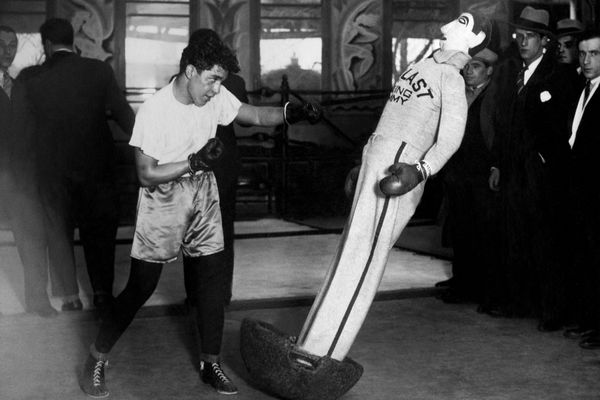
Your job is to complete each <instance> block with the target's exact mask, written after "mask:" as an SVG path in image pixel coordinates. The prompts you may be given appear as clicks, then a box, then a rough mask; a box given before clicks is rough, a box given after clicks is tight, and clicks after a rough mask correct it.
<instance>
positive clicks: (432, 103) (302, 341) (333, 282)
mask: <svg viewBox="0 0 600 400" xmlns="http://www.w3.org/2000/svg"><path fill="white" fill-rule="evenodd" d="M489 26H490V25H489V23H488V22H487V21H485V20H484V19H482V18H481V17H480V16H478V15H474V14H470V13H463V14H461V15H460V16H459V17H458V18H457V19H456V20H454V21H451V22H450V23H448V24H446V25H444V26H442V28H441V32H442V35H443V39H442V41H441V46H440V50H439V51H437V52H435V53H434V54H433V56H432V57H430V58H427V59H425V60H423V61H421V62H419V63H417V64H415V65H412V66H410V67H409V68H408V69H407V70H406V71H404V73H403V74H402V75H401V76H400V77H399V79H398V80H397V82H396V85H395V87H394V88H393V90H392V92H391V93H390V96H389V99H388V102H387V104H386V106H385V108H384V110H383V113H382V115H381V118H380V120H379V123H378V125H377V128H376V129H375V132H374V133H373V134H372V135H371V137H370V138H369V140H368V142H367V144H366V145H365V147H364V149H363V153H362V164H361V167H360V171H359V173H358V176H357V181H356V184H355V193H354V196H353V203H352V210H351V212H350V216H349V218H348V220H347V223H346V227H345V229H344V233H343V234H342V237H341V241H340V244H339V246H338V250H337V254H336V256H335V258H334V260H333V262H332V264H331V266H330V267H329V270H328V272H327V275H326V278H325V282H324V283H323V285H322V287H321V289H320V291H319V293H318V295H317V298H316V300H315V302H314V304H313V306H312V308H311V310H310V312H309V314H308V317H307V319H306V321H305V323H304V326H303V327H302V330H301V332H300V335H299V336H298V337H297V338H293V337H286V336H285V335H284V334H282V333H281V332H278V331H276V330H275V328H273V327H272V326H270V325H268V324H266V323H263V322H259V321H254V320H245V321H244V322H243V324H242V330H241V351H242V357H243V359H244V362H245V363H246V367H247V368H248V370H249V372H250V374H251V375H252V376H253V378H254V379H255V380H256V382H257V383H258V384H259V385H260V386H261V387H262V388H263V389H265V390H266V391H268V392H271V393H274V394H277V395H279V396H280V397H283V398H285V399H303V400H306V399H320V398H323V399H333V398H337V397H339V396H341V395H342V394H344V393H345V392H346V391H347V390H349V389H350V388H351V387H352V386H353V385H354V383H356V381H357V380H358V379H359V378H360V376H361V374H362V367H361V366H360V365H359V364H357V363H356V362H354V361H352V360H351V359H349V358H347V357H346V355H347V353H348V351H349V350H350V347H351V346H352V344H353V342H354V340H355V338H356V335H357V334H358V332H359V330H360V327H361V326H362V324H363V322H364V319H365V317H366V315H367V312H368V311H369V308H370V306H371V303H372V302H373V298H374V296H375V293H376V291H377V287H378V286H379V282H380V280H381V277H382V275H383V271H384V269H385V265H386V262H387V259H388V255H389V251H390V249H391V248H392V246H393V245H394V244H395V243H396V241H397V240H398V238H399V237H400V233H401V232H402V230H403V229H404V227H405V226H406V224H407V223H408V221H409V220H410V218H411V217H412V215H413V213H414V211H415V209H416V208H417V205H418V204H419V201H420V199H421V196H422V194H423V188H424V184H425V181H426V180H427V178H428V177H429V176H431V175H432V174H435V173H437V172H438V171H439V170H440V169H441V168H442V166H443V165H444V164H445V163H446V161H448V159H449V158H450V157H451V156H452V154H453V153H454V152H455V151H456V150H457V149H458V147H459V145H460V142H461V140H462V136H463V133H464V128H465V123H466V117H467V100H466V97H465V84H464V81H463V78H462V76H461V75H460V70H461V69H462V68H463V67H464V65H465V64H466V63H467V62H468V61H469V59H470V56H469V52H470V51H471V54H475V53H477V52H478V51H479V50H481V49H482V48H483V47H485V44H486V43H487V41H489V39H488V38H489V36H490V35H489ZM352 186H354V185H352Z"/></svg>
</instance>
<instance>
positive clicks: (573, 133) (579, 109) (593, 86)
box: [569, 76, 600, 148]
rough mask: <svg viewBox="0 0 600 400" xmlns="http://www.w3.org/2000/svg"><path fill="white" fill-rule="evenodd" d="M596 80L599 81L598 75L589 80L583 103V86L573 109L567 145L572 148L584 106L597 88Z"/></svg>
mask: <svg viewBox="0 0 600 400" xmlns="http://www.w3.org/2000/svg"><path fill="white" fill-rule="evenodd" d="M598 82H600V76H597V77H595V78H594V79H592V80H591V81H590V86H591V87H590V95H589V96H588V98H587V100H586V102H585V104H583V98H584V97H585V88H584V89H583V90H582V91H581V95H579V102H578V103H577V108H576V109H575V117H574V118H573V125H572V126H571V137H570V138H569V145H571V148H573V144H575V137H576V136H577V129H579V124H580V123H581V118H582V117H583V112H584V111H585V106H586V105H587V103H589V102H590V99H591V98H592V96H593V95H594V92H596V89H598Z"/></svg>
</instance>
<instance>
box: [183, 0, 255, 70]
mask: <svg viewBox="0 0 600 400" xmlns="http://www.w3.org/2000/svg"><path fill="white" fill-rule="evenodd" d="M191 1H194V0H191ZM198 3H199V4H196V5H195V6H196V7H193V8H192V9H193V10H194V11H193V12H195V13H196V14H197V15H195V16H192V23H191V25H192V26H191V29H192V30H194V29H198V28H210V29H213V30H214V31H216V32H217V33H218V34H219V36H220V37H221V38H222V39H223V41H224V42H225V43H226V44H227V45H228V46H229V47H231V48H232V49H233V50H235V52H236V54H237V57H238V60H239V62H240V67H241V72H240V75H242V77H243V78H244V79H245V80H246V82H250V70H249V67H248V66H249V65H250V51H249V49H250V44H249V43H250V35H249V31H250V28H249V22H250V16H249V4H248V3H249V0H198Z"/></svg>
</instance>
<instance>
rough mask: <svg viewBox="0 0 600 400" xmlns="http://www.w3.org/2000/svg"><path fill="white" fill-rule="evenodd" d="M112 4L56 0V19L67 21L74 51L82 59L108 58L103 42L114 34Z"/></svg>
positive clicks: (109, 0) (102, 0)
mask: <svg viewBox="0 0 600 400" xmlns="http://www.w3.org/2000/svg"><path fill="white" fill-rule="evenodd" d="M115 1H117V0H59V1H58V2H57V4H56V16H57V17H61V18H66V19H68V20H69V21H71V24H72V25H73V29H74V30H75V43H74V45H75V49H76V50H77V52H79V53H80V54H81V55H82V56H84V57H89V58H96V59H98V60H102V61H106V60H108V59H109V58H110V57H111V56H112V52H111V51H110V50H108V49H110V48H111V46H110V44H109V43H107V42H108V41H109V39H110V37H111V35H112V34H113V31H114V20H115V9H114V6H115V4H114V3H115Z"/></svg>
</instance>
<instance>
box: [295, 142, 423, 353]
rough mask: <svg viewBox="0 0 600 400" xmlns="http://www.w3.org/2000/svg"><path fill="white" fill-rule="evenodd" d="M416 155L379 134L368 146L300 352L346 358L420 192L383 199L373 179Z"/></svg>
mask: <svg viewBox="0 0 600 400" xmlns="http://www.w3.org/2000/svg"><path fill="white" fill-rule="evenodd" d="M390 149H391V150H395V151H394V152H393V153H391V152H390ZM419 157H420V154H418V151H417V150H415V149H414V148H412V147H410V146H407V145H404V146H402V145H399V144H397V143H394V142H393V143H390V142H386V141H384V140H383V139H381V138H379V139H378V140H372V141H370V143H369V144H368V145H367V148H366V149H365V153H364V155H363V165H362V167H361V172H360V175H359V178H358V182H357V190H356V194H355V198H354V204H353V207H352V211H351V214H350V217H349V219H348V223H347V225H346V229H345V230H344V234H343V236H342V239H341V243H340V245H339V248H338V252H337V255H336V258H335V259H334V261H333V263H332V265H331V266H330V268H329V271H328V272H327V276H326V279H325V282H324V284H323V286H322V287H321V290H320V291H319V294H318V296H317V299H316V300H315V303H314V304H313V306H312V308H311V311H310V313H309V315H308V318H307V320H306V322H305V324H304V326H303V328H302V331H301V333H300V335H299V338H298V346H299V347H300V348H301V349H302V350H304V351H306V352H308V353H310V354H314V355H318V356H324V355H327V356H330V357H332V358H334V359H337V360H340V361H341V360H343V359H344V358H345V356H346V354H347V353H348V351H349V349H350V347H351V346H352V343H353V342H354V340H355V338H356V335H357V334H358V331H359V330H360V327H361V326H362V323H363V322H364V319H365V317H366V315H367V312H368V310H369V308H370V306H371V303H372V301H373V298H374V296H375V294H376V291H377V288H378V286H379V282H380V281H381V277H382V275H383V271H384V269H385V265H386V262H387V259H388V255H389V250H390V249H391V248H392V246H393V245H394V244H395V242H396V240H398V237H399V236H400V233H401V232H402V229H403V228H404V227H405V226H406V224H407V223H408V221H409V220H410V218H411V216H412V215H413V213H414V211H415V209H416V206H417V204H418V202H419V200H420V198H421V195H422V191H423V185H419V186H418V187H417V188H415V189H414V190H413V191H411V192H409V193H407V194H406V195H404V196H400V197H384V196H383V195H382V194H381V192H380V191H379V188H378V183H379V181H380V180H381V179H382V178H383V177H384V176H386V174H387V173H386V170H387V168H388V167H389V166H390V165H391V164H392V163H394V162H397V161H399V160H401V161H407V162H414V161H415V160H417V159H419Z"/></svg>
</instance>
